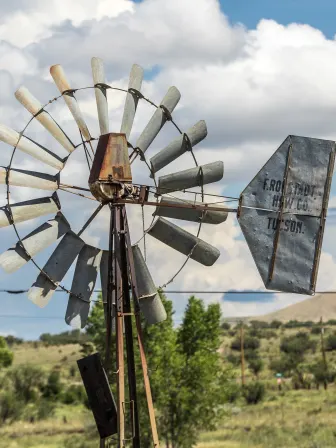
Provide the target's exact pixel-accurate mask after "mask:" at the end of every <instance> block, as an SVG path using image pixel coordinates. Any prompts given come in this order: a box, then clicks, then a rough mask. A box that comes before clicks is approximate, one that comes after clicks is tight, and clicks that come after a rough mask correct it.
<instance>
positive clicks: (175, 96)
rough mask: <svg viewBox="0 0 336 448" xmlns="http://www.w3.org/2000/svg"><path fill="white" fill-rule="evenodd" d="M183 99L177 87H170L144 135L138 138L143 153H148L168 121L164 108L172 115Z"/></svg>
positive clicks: (138, 145) (143, 132) (138, 146)
mask: <svg viewBox="0 0 336 448" xmlns="http://www.w3.org/2000/svg"><path fill="white" fill-rule="evenodd" d="M180 98H181V94H180V92H179V91H178V90H177V88H176V87H174V86H173V87H170V88H169V90H168V92H167V93H166V96H165V97H164V98H163V100H162V101H161V103H160V106H162V107H160V106H159V107H158V108H157V109H156V111H155V112H154V114H153V116H152V118H151V119H150V120H149V122H148V124H147V126H146V127H145V129H144V130H143V131H142V134H141V135H140V137H139V138H138V140H137V142H136V147H137V148H139V149H140V150H141V151H142V152H146V151H147V149H148V147H149V146H150V144H151V143H152V142H153V140H154V139H155V137H156V136H157V135H158V133H159V132H160V129H161V128H162V127H163V125H164V124H165V123H166V121H167V116H166V113H165V112H164V108H165V109H167V111H168V112H169V113H172V112H173V110H174V109H175V107H176V105H177V103H178V102H179V100H180Z"/></svg>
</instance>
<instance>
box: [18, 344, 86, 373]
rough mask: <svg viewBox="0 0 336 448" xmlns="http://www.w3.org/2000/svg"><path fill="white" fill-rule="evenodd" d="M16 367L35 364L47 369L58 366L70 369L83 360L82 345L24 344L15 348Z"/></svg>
mask: <svg viewBox="0 0 336 448" xmlns="http://www.w3.org/2000/svg"><path fill="white" fill-rule="evenodd" d="M13 351H14V363H13V364H14V366H16V365H21V364H34V365H38V366H41V367H45V368H52V367H55V366H56V365H59V366H61V367H62V368H64V367H69V366H70V365H72V364H75V362H76V360H77V359H79V358H81V357H82V355H81V354H80V345H79V344H68V345H60V346H56V345H51V346H45V345H43V344H41V343H34V342H24V343H23V344H20V345H15V346H14V347H13Z"/></svg>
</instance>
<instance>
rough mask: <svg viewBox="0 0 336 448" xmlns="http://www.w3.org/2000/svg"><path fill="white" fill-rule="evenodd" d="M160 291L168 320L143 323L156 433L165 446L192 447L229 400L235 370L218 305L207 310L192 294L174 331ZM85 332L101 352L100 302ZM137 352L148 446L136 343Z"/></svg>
mask: <svg viewBox="0 0 336 448" xmlns="http://www.w3.org/2000/svg"><path fill="white" fill-rule="evenodd" d="M159 294H160V296H161V300H162V302H163V304H164V306H165V309H166V312H167V319H166V320H165V321H164V322H161V323H160V324H158V325H151V326H149V325H147V324H146V323H145V322H144V323H143V335H144V344H145V350H146V356H147V361H148V367H149V374H150V382H151V389H152V395H153V401H154V406H155V409H156V417H157V425H158V432H159V435H160V438H161V440H163V441H164V442H165V444H166V446H167V447H171V448H179V447H181V448H184V447H185V448H188V447H191V446H192V445H194V444H195V443H196V441H197V437H198V434H199V433H200V430H211V429H214V428H215V427H216V424H217V423H218V421H219V419H220V418H221V415H222V414H223V404H224V403H225V402H226V401H228V400H229V395H230V389H231V386H230V384H231V383H230V382H229V380H231V378H232V374H231V373H230V372H229V371H227V370H225V369H224V367H223V363H222V360H221V358H220V354H219V352H218V349H219V346H220V332H221V329H220V308H219V305H209V306H208V307H207V308H206V307H205V306H204V303H203V301H202V300H200V299H196V298H195V297H191V298H190V299H189V302H188V306H187V309H186V311H185V315H184V319H183V322H182V325H181V327H180V328H179V329H176V328H174V324H173V308H172V302H171V301H169V300H167V299H166V297H165V296H164V294H162V293H161V292H159ZM87 331H88V332H89V335H90V337H91V339H92V341H93V343H94V344H95V346H96V347H97V349H98V351H100V352H103V351H104V346H105V322H104V317H103V309H102V305H101V304H99V302H98V304H96V305H95V306H94V307H93V310H92V312H91V315H90V317H89V324H88V330H87ZM135 354H136V363H137V376H138V378H137V390H138V408H139V418H140V425H141V439H142V440H141V443H142V446H143V447H149V446H152V441H151V433H150V425H149V419H148V415H147V414H148V413H147V405H146V399H145V393H144V386H143V379H142V371H141V367H140V360H139V353H138V349H137V345H135ZM125 378H127V375H126V376H125Z"/></svg>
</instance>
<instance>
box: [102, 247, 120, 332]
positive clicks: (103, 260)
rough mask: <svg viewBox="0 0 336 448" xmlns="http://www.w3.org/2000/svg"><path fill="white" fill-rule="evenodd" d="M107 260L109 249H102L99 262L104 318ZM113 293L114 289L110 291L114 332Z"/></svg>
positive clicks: (105, 310) (113, 328) (113, 329)
mask: <svg viewBox="0 0 336 448" xmlns="http://www.w3.org/2000/svg"><path fill="white" fill-rule="evenodd" d="M108 260H109V251H108V250H103V254H102V257H101V262H100V282H101V288H102V298H103V306H104V316H105V320H106V314H107V281H108V276H107V274H108ZM115 304H116V303H115V294H114V290H113V292H112V305H113V306H112V331H113V332H115V311H116V310H115Z"/></svg>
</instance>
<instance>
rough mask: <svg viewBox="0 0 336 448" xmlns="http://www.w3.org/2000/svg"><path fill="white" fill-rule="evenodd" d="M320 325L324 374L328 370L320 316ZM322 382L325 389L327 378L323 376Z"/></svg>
mask: <svg viewBox="0 0 336 448" xmlns="http://www.w3.org/2000/svg"><path fill="white" fill-rule="evenodd" d="M320 326H321V351H322V359H323V365H324V372H325V375H326V374H327V372H328V364H327V357H326V353H325V348H324V327H323V321H322V316H321V318H320ZM323 384H324V389H325V390H326V389H327V387H328V383H327V379H326V378H324V380H323Z"/></svg>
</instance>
